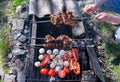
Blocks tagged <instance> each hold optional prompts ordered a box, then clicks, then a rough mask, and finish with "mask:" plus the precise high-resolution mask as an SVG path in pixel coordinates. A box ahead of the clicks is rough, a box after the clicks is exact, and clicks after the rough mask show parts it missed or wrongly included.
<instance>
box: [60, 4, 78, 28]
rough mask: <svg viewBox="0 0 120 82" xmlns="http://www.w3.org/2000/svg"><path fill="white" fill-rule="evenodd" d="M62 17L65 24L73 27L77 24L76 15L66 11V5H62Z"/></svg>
mask: <svg viewBox="0 0 120 82" xmlns="http://www.w3.org/2000/svg"><path fill="white" fill-rule="evenodd" d="M62 19H63V23H64V24H65V25H69V26H72V27H74V26H75V25H76V24H77V19H76V16H74V15H73V13H72V12H71V11H67V9H66V7H65V6H63V7H62Z"/></svg>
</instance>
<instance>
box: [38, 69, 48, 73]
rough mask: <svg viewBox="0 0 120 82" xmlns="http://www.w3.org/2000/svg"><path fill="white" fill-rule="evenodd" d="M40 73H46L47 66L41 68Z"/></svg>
mask: <svg viewBox="0 0 120 82" xmlns="http://www.w3.org/2000/svg"><path fill="white" fill-rule="evenodd" d="M40 74H42V75H46V74H48V69H47V68H42V69H41V70H40Z"/></svg>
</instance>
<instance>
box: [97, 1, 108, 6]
mask: <svg viewBox="0 0 120 82" xmlns="http://www.w3.org/2000/svg"><path fill="white" fill-rule="evenodd" d="M106 1H108V0H96V2H95V4H96V6H97V7H99V6H101V5H102V4H103V3H105V2H106Z"/></svg>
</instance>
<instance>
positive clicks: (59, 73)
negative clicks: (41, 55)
mask: <svg viewBox="0 0 120 82" xmlns="http://www.w3.org/2000/svg"><path fill="white" fill-rule="evenodd" d="M65 75H66V73H65V71H64V70H59V71H58V76H59V77H60V78H64V77H65Z"/></svg>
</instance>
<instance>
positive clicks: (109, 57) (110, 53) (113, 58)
mask: <svg viewBox="0 0 120 82" xmlns="http://www.w3.org/2000/svg"><path fill="white" fill-rule="evenodd" d="M114 29H115V28H114V27H113V26H112V25H111V24H109V23H103V24H101V31H102V35H103V36H104V40H105V46H104V47H105V52H106V58H105V62H106V64H107V66H108V67H110V68H111V69H112V74H111V75H112V76H115V75H116V77H114V78H113V80H116V81H117V82H120V60H119V59H120V44H118V43H116V42H115V41H114V39H113V32H114ZM114 74H115V75H114ZM106 78H107V77H106ZM106 82H109V81H107V80H106Z"/></svg>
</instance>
